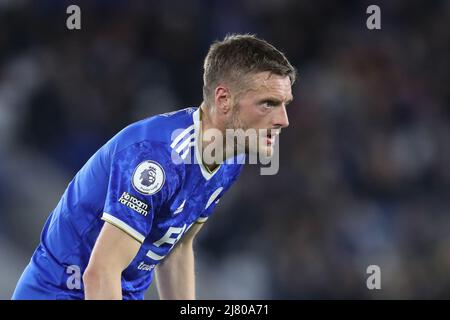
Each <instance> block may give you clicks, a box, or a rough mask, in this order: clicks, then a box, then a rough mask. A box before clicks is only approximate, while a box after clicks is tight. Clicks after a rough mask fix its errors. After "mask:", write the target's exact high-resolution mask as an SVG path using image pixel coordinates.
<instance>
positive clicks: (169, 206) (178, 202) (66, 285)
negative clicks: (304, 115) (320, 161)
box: [13, 108, 245, 299]
mask: <svg viewBox="0 0 450 320" xmlns="http://www.w3.org/2000/svg"><path fill="white" fill-rule="evenodd" d="M200 135H201V120H200V109H199V108H187V109H183V110H180V111H176V112H172V113H167V114H161V115H157V116H154V117H151V118H148V119H145V120H142V121H139V122H136V123H134V124H132V125H130V126H128V127H126V128H125V129H123V130H122V131H120V132H119V133H118V134H117V135H116V136H114V137H113V138H112V139H111V140H110V141H108V142H107V143H106V144H105V145H104V146H103V147H101V148H100V149H99V150H98V151H97V152H96V153H95V154H94V155H93V156H92V157H91V158H90V159H89V160H88V161H87V162H86V164H85V165H84V166H83V167H82V168H81V170H80V171H79V172H78V173H77V174H76V175H75V177H74V179H73V180H72V181H71V182H70V183H69V185H68V187H67V189H66V190H65V192H64V194H63V196H62V198H61V200H60V201H59V203H58V205H57V206H56V208H55V209H54V210H53V212H52V213H51V214H50V216H49V218H48V219H47V222H46V223H45V226H44V229H43V231H42V235H41V242H40V244H39V246H38V248H37V249H36V251H35V252H34V254H33V256H32V258H31V261H30V263H29V265H28V266H27V268H26V269H25V271H24V273H23V275H22V277H21V279H20V280H19V283H18V284H17V287H16V290H15V292H14V295H13V299H83V298H84V290H83V283H82V280H81V279H75V278H74V275H77V274H78V275H82V274H83V273H84V270H85V269H86V267H87V265H88V262H89V257H90V255H91V252H92V249H93V247H94V244H95V241H96V239H97V237H98V235H99V232H100V230H101V228H102V226H103V224H104V223H105V222H107V223H110V224H112V225H114V226H116V227H117V228H120V229H121V230H123V231H124V232H126V233H127V234H129V235H130V236H131V237H133V238H134V239H136V241H139V242H140V243H141V244H142V245H141V247H140V249H139V252H138V253H137V255H136V257H135V258H134V259H133V261H132V262H131V263H130V265H129V266H128V267H127V268H126V269H125V270H124V271H123V273H122V294H123V298H124V299H143V297H144V293H145V291H146V289H147V288H148V287H149V285H150V283H151V282H152V278H153V272H154V267H155V266H156V265H157V264H158V263H159V262H161V261H162V260H163V259H164V257H165V256H167V255H168V254H169V252H170V250H171V249H172V248H173V247H174V245H175V244H176V243H177V241H179V240H180V239H181V237H182V236H183V234H185V233H186V231H187V230H188V229H189V228H190V227H191V226H192V224H193V223H203V222H205V221H206V220H207V219H208V217H209V216H210V215H211V213H212V212H213V210H214V207H215V206H216V204H217V202H218V201H219V199H220V198H221V197H222V196H223V194H224V193H225V192H226V191H227V190H228V189H229V188H230V186H231V185H232V184H233V182H234V181H235V180H236V179H237V177H238V176H239V174H240V172H241V170H242V167H243V163H244V157H245V156H244V155H238V156H237V157H236V158H233V159H230V160H228V161H226V162H225V163H223V164H221V165H220V166H219V167H218V168H216V169H215V170H214V171H213V172H210V171H209V170H208V169H207V168H206V167H205V166H204V165H203V163H202V161H201V151H200V150H199V138H200ZM77 280H79V282H77Z"/></svg>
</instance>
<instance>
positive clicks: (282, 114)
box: [273, 105, 289, 128]
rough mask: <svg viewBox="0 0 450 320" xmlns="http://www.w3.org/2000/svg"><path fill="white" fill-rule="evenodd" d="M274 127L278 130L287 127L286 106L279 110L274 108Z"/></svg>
mask: <svg viewBox="0 0 450 320" xmlns="http://www.w3.org/2000/svg"><path fill="white" fill-rule="evenodd" d="M273 122H274V126H276V127H280V128H286V127H287V126H289V118H288V115H287V112H286V106H285V105H283V106H281V107H279V108H276V112H275V114H274V118H273Z"/></svg>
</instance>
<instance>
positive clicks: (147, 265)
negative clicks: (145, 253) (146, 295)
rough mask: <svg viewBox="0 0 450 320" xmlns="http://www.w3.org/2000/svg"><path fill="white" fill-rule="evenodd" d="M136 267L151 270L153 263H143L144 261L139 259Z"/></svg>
mask: <svg viewBox="0 0 450 320" xmlns="http://www.w3.org/2000/svg"><path fill="white" fill-rule="evenodd" d="M137 268H138V269H139V270H142V271H152V270H153V269H154V268H155V265H154V264H146V263H144V261H141V263H139V265H138V267H137Z"/></svg>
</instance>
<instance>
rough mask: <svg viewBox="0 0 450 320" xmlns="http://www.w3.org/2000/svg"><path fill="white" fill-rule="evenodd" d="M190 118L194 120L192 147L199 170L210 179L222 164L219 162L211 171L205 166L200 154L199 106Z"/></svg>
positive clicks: (200, 122) (200, 121)
mask: <svg viewBox="0 0 450 320" xmlns="http://www.w3.org/2000/svg"><path fill="white" fill-rule="evenodd" d="M192 118H193V120H194V134H195V135H194V136H195V140H194V141H195V142H194V149H195V159H196V162H197V163H198V165H199V167H200V171H201V172H202V175H203V177H204V178H205V179H206V180H210V179H211V178H212V177H213V176H214V175H215V174H216V173H217V172H218V171H219V170H220V168H221V167H222V164H219V166H217V168H215V169H214V170H213V171H210V170H209V169H208V167H206V166H205V164H204V163H203V158H202V156H201V152H200V147H199V146H200V145H201V141H202V139H201V138H202V120H201V108H200V107H198V108H197V110H196V111H195V112H194V113H193V114H192Z"/></svg>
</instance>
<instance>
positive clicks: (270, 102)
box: [262, 100, 278, 109]
mask: <svg viewBox="0 0 450 320" xmlns="http://www.w3.org/2000/svg"><path fill="white" fill-rule="evenodd" d="M277 105H278V103H277V102H276V101H274V100H265V101H263V102H262V106H263V108H265V109H271V108H273V107H276V106H277Z"/></svg>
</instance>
